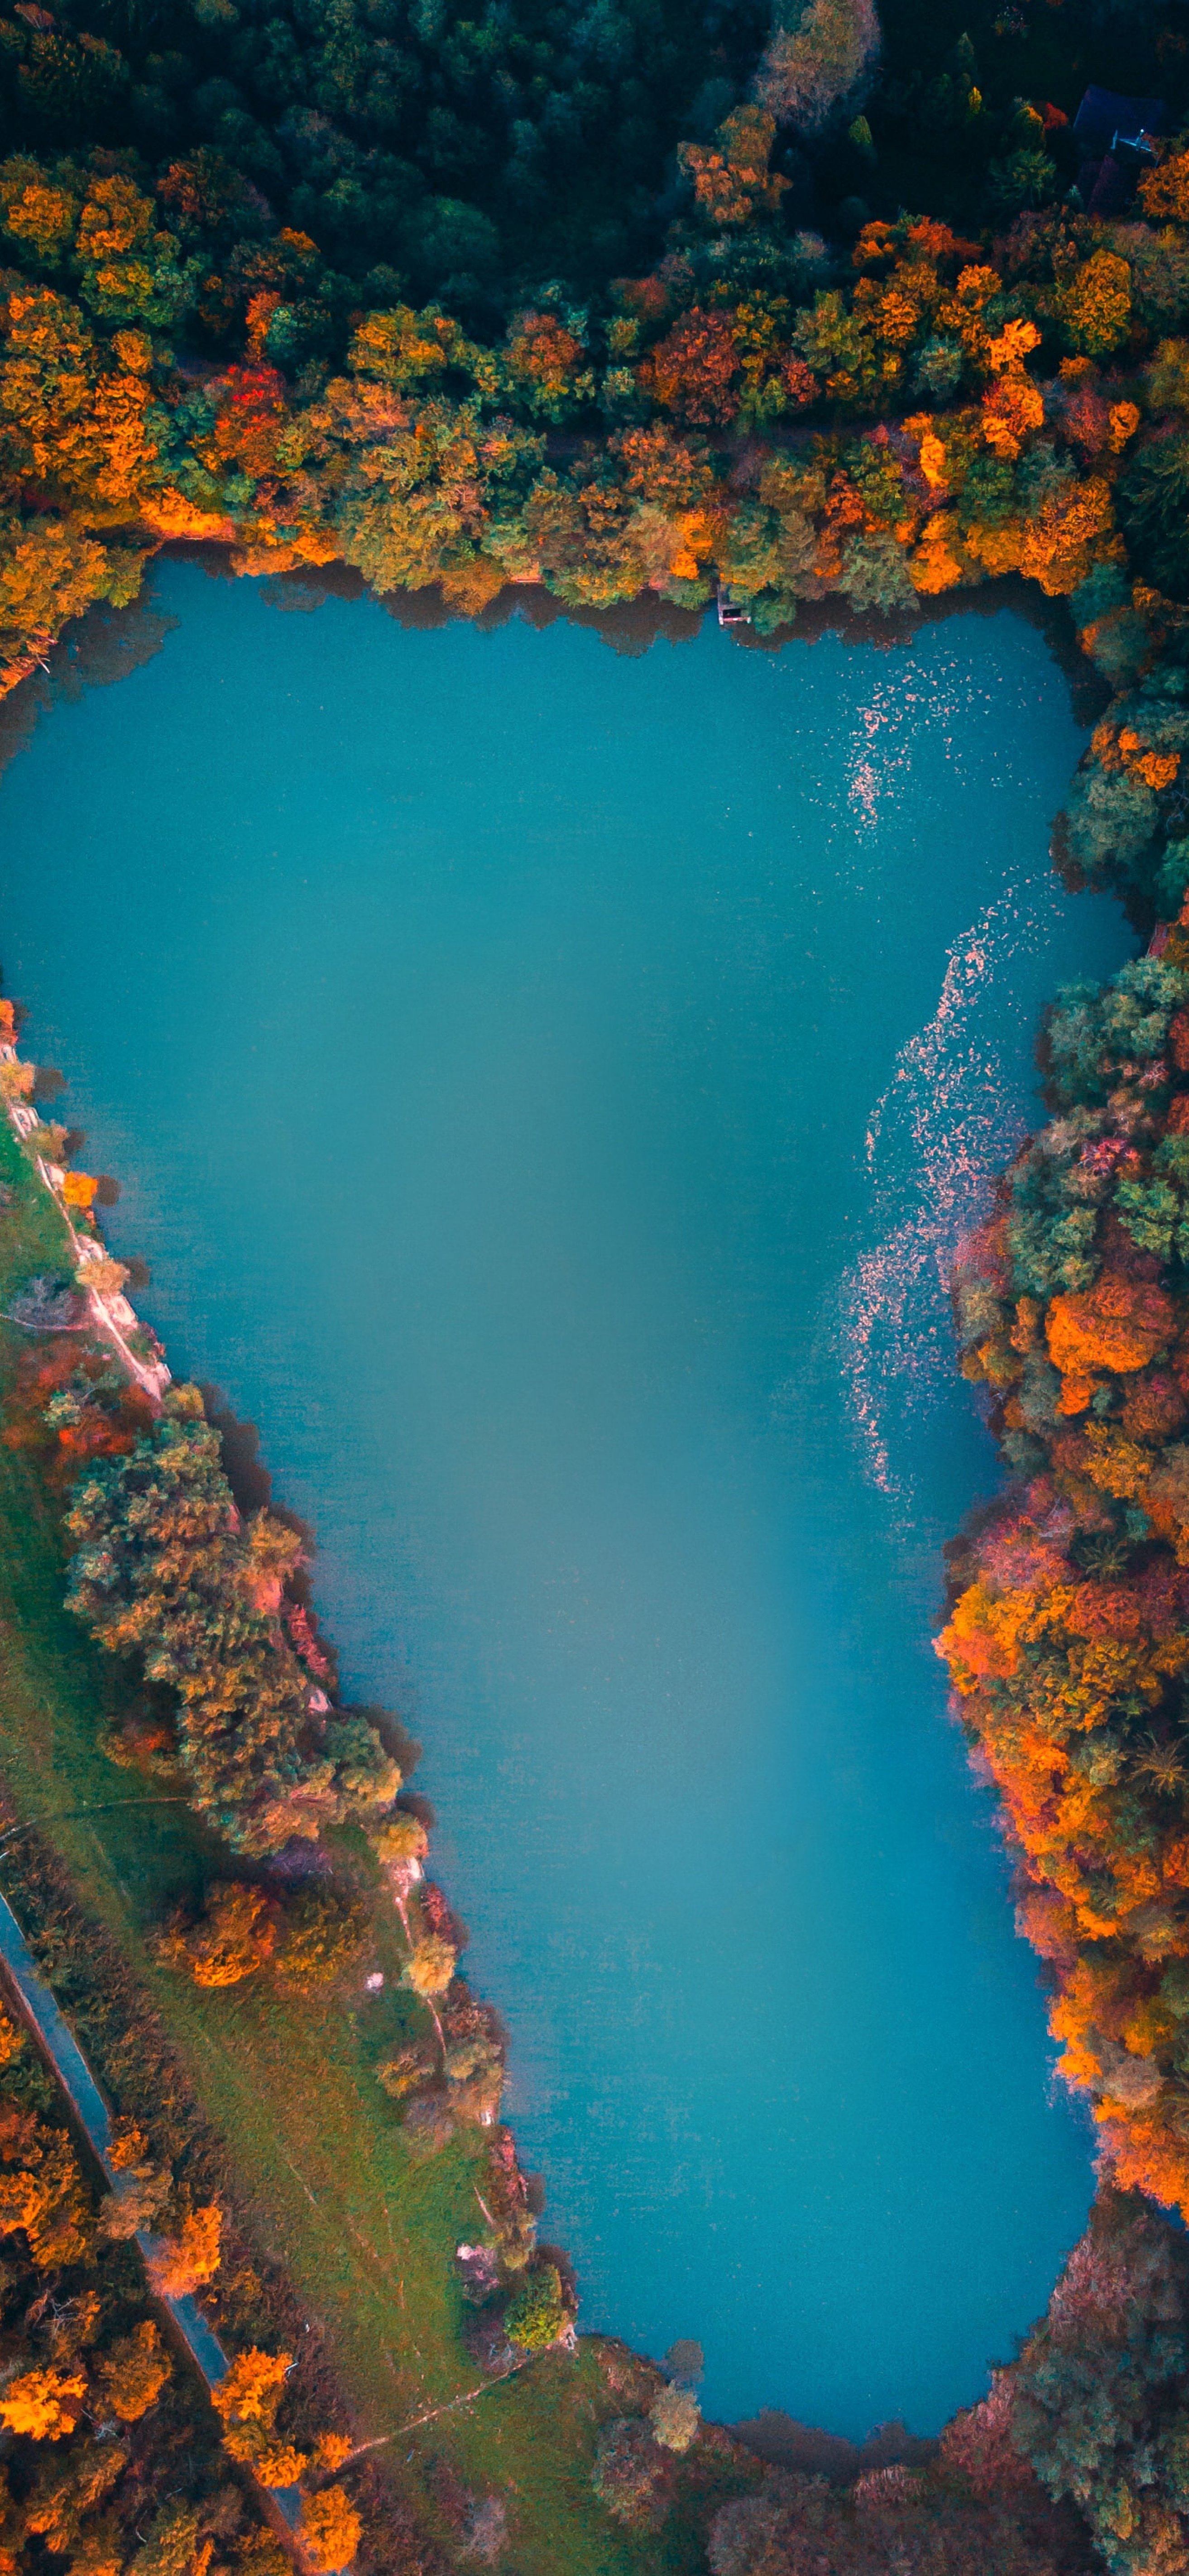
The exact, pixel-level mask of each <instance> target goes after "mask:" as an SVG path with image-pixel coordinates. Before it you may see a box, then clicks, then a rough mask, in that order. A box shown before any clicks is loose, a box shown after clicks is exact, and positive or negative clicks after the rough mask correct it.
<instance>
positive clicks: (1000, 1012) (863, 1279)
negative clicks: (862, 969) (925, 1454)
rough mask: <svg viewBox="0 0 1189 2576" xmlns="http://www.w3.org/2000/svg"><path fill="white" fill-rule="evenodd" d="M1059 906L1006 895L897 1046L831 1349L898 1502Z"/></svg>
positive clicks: (1017, 1104)
mask: <svg viewBox="0 0 1189 2576" xmlns="http://www.w3.org/2000/svg"><path fill="white" fill-rule="evenodd" d="M1059 906H1060V895H1059V891H1058V888H1057V886H1056V884H1055V883H1054V882H1053V881H1051V880H1042V881H1041V882H1040V883H1039V884H1037V885H1029V886H1028V887H1027V888H1025V889H1024V890H1021V889H1020V888H1019V887H1017V886H1007V887H1005V888H1004V891H1003V893H1002V894H1000V895H998V896H997V897H996V899H995V901H994V902H993V903H990V904H988V906H987V908H986V911H985V912H984V913H983V914H982V916H981V918H980V919H979V920H978V921H977V922H976V923H974V924H973V926H972V927H971V928H970V929H969V930H966V931H964V932H963V933H962V935H961V937H960V938H959V939H956V940H955V941H954V944H953V946H952V948H951V949H950V950H949V953H948V958H947V963H946V971H945V977H944V980H943V983H942V987H941V992H940V995H939V998H938V1003H937V1008H936V1010H935V1011H934V1013H933V1017H932V1019H931V1020H929V1022H928V1023H927V1025H926V1027H924V1028H923V1029H920V1030H918V1032H917V1034H916V1036H915V1037H912V1038H910V1039H909V1040H908V1042H907V1044H906V1045H905V1046H903V1047H901V1049H900V1052H899V1055H898V1056H897V1058H896V1065H895V1071H894V1073H893V1075H892V1079H891V1081H890V1082H889V1084H888V1086H887V1089H886V1090H885V1091H884V1092H883V1093H882V1094H881V1096H880V1098H879V1099H878V1100H877V1101H876V1103H875V1107H874V1108H873V1110H872V1112H871V1116H870V1119H869V1121H868V1127H867V1135H866V1168H867V1175H868V1183H869V1190H870V1197H869V1224H868V1226H867V1227H865V1229H864V1230H865V1231H866V1232H868V1234H869V1237H870V1238H871V1239H870V1241H869V1248H867V1249H865V1250H864V1251H862V1252H860V1254H859V1256H858V1258H857V1260H856V1261H855V1262H853V1263H852V1265H851V1267H850V1268H849V1269H848V1270H847V1271H845V1272H844V1274H843V1277H842V1279H841V1280H840V1282H839V1286H838V1291H837V1298H836V1311H835V1315H834V1317H833V1318H832V1319H831V1321H832V1334H831V1338H832V1339H834V1340H835V1343H836V1347H837V1349H838V1353H839V1358H840V1361H841V1365H842V1370H843V1374H844V1377H845V1379H846V1382H847V1386H848V1391H849V1398H850V1408H851V1414H852V1419H853V1422H854V1425H855V1429H856V1431H857V1434H858V1437H859V1441H860V1445H861V1448H862V1451H863V1455H864V1459H865V1463H866V1469H867V1473H868V1475H869V1476H870V1478H871V1480H872V1482H873V1483H874V1484H875V1485H876V1486H877V1487H878V1488H879V1490H880V1492H882V1493H885V1494H887V1495H889V1496H891V1497H892V1498H894V1499H895V1500H897V1501H899V1502H906V1501H908V1499H909V1498H910V1494H911V1480H910V1479H909V1478H908V1477H907V1476H906V1474H905V1473H904V1472H903V1470H902V1469H899V1468H898V1467H897V1452H898V1451H899V1450H901V1449H902V1447H903V1446H904V1444H903V1442H902V1440H901V1438H900V1437H899V1436H898V1435H899V1433H900V1430H901V1426H903V1425H904V1424H905V1422H906V1421H912V1422H914V1423H918V1424H919V1422H920V1421H921V1420H922V1419H923V1418H927V1417H928V1416H929V1415H930V1414H933V1413H935V1412H936V1411H937V1410H938V1408H939V1407H940V1406H941V1405H942V1404H943V1403H944V1402H945V1401H946V1398H947V1396H948V1395H949V1393H950V1392H951V1390H952V1387H953V1373H954V1336H953V1324H952V1319H951V1314H950V1303H949V1283H950V1277H951V1274H952V1271H953V1266H954V1259H955V1255H956V1252H957V1248H958V1245H959V1243H960V1241H961V1239H962V1237H963V1236H964V1235H965V1234H968V1233H969V1232H970V1230H971V1228H972V1226H974V1225H977V1224H978V1222H979V1221H980V1219H981V1218H982V1216H983V1215H984V1214H985V1212H986V1209H987V1207H988V1204H989V1201H990V1194H991V1183H992V1179H993V1176H994V1174H995V1173H996V1172H997V1171H999V1170H1001V1169H1002V1167H1003V1165H1004V1163H1005V1162H1007V1161H1008V1160H1009V1158H1010V1156H1011V1154H1012V1153H1013V1152H1014V1150H1015V1148H1016V1146H1017V1145H1018V1144H1019V1142H1020V1140H1021V1138H1022V1137H1023V1136H1024V1135H1025V1134H1026V1132H1027V1127H1026V1122H1025V1119H1024V1117H1023V1115H1022V1104H1021V1101H1020V1094H1019V1077H1018V1074H1017V1073H1016V1071H1015V1065H1016V1063H1018V1060H1019V1053H1020V1043H1021V1037H1022V1034H1023V1032H1022V1031H1021V1028H1020V1018H1021V1009H1020V1004H1019V1001H1018V999H1015V998H1014V997H1013V989H1012V988H1013V985H1014V984H1015V982H1016V978H1015V975H1014V973H1013V971H1012V970H1013V968H1014V966H1015V964H1016V961H1017V960H1018V959H1019V958H1020V957H1021V956H1023V955H1033V956H1035V955H1037V954H1038V953H1039V952H1040V951H1041V950H1042V949H1043V947H1044V946H1045V945H1046V944H1047V942H1048V940H1049V938H1050V937H1051V935H1052V932H1053V930H1054V928H1055V926H1056V922H1057V917H1058V912H1059ZM1009 1063H1010V1064H1011V1065H1012V1070H1011V1071H1010V1072H1009V1070H1008V1065H1009Z"/></svg>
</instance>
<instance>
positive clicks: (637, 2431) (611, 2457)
mask: <svg viewBox="0 0 1189 2576" xmlns="http://www.w3.org/2000/svg"><path fill="white" fill-rule="evenodd" d="M591 2483H592V2485H593V2487H594V2491H595V2494H596V2495H597V2497H598V2499H599V2502H600V2504H604V2505H605V2506H606V2508H607V2511H608V2513H612V2514H614V2516H615V2519H616V2521H617V2522H624V2523H627V2525H628V2526H629V2528H630V2529H636V2530H648V2529H649V2528H652V2529H655V2528H656V2526H657V2525H658V2524H659V2523H661V2522H663V2520H664V2517H665V2510H666V2504H667V2496H666V2486H667V2472H666V2462H665V2458H664V2455H663V2453H662V2452H660V2451H658V2449H657V2446H656V2443H655V2442H654V2441H653V2438H652V2431H651V2428H650V2426H649V2424H648V2423H647V2422H646V2420H645V2418H644V2417H643V2416H642V2415H621V2416H618V2417H616V2418H615V2420H614V2421H613V2422H612V2423H610V2424H604V2426H603V2428H602V2430H601V2432H600V2434H599V2438H598V2441H597V2443H596V2445H595V2461H594V2468H593V2470H592V2472H591Z"/></svg>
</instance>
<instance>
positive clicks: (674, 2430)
mask: <svg viewBox="0 0 1189 2576" xmlns="http://www.w3.org/2000/svg"><path fill="white" fill-rule="evenodd" d="M648 2420H649V2423H650V2424H651V2426H652V2434H653V2440H654V2441H656V2442H659V2443H660V2445H661V2448H662V2450H665V2451H678V2452H681V2451H688V2450H689V2449H690V2447H691V2445H692V2444H693V2443H694V2442H696V2440H697V2438H698V2427H699V2425H700V2423H701V2421H702V2409H701V2407H700V2406H699V2404H698V2401H697V2398H696V2397H695V2396H694V2393H693V2390H692V2389H690V2388H680V2387H677V2386H675V2385H672V2386H670V2387H668V2388H661V2389H659V2390H658V2391H657V2394H656V2396H655V2397H654V2399H653V2401H652V2404H651V2406H650V2407H649V2409H648Z"/></svg>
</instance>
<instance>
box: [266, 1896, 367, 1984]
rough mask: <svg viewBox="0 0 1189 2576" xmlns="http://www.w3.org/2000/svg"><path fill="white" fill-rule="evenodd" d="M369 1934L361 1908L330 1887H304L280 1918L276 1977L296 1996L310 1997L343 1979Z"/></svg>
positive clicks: (357, 1903) (365, 1915) (364, 1914)
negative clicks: (316, 1991)
mask: <svg viewBox="0 0 1189 2576" xmlns="http://www.w3.org/2000/svg"><path fill="white" fill-rule="evenodd" d="M367 1935H368V1917H367V1912H366V1908H365V1907H364V1906H362V1905H361V1904H360V1903H359V1900H358V1898H356V1897H353V1896H344V1895H342V1894H341V1893H340V1892H339V1891H338V1890H337V1889H335V1888H331V1887H306V1888H303V1889H302V1891H301V1894H300V1895H299V1896H298V1897H296V1898H295V1900H294V1902H293V1904H292V1906H291V1907H290V1908H289V1910H288V1912H287V1913H286V1915H285V1918H284V1921H283V1924H282V1927H281V1937H280V1946H279V1949H278V1952H277V1974H278V1976H279V1978H280V1980H281V1982H282V1984H283V1985H285V1986H288V1987H290V1988H291V1989H292V1991H293V1992H294V1993H295V1994H299V1995H309V1994H313V1993H314V1992H315V1990H316V1989H317V1988H319V1987H321V1986H332V1985H334V1984H336V1983H337V1981H338V1979H339V1978H340V1977H344V1976H346V1974H347V1972H348V1970H349V1969H351V1968H353V1967H354V1966H355V1965H356V1963H357V1961H358V1959H359V1956H360V1953H361V1951H362V1949H363V1947H364V1944H365V1942H366V1940H367Z"/></svg>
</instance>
